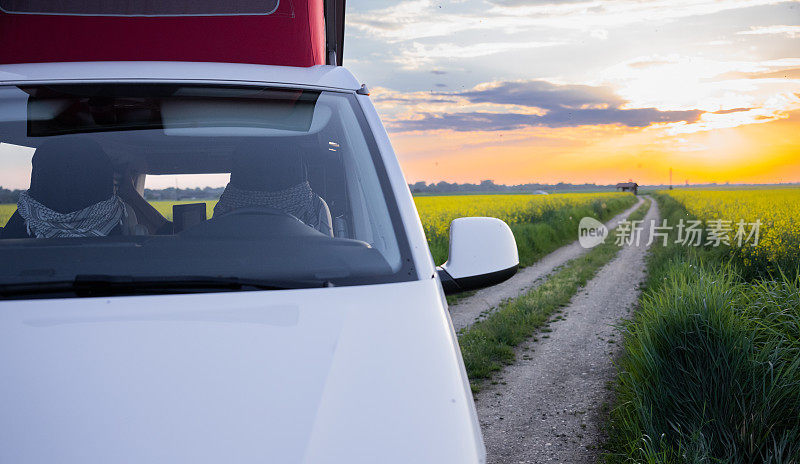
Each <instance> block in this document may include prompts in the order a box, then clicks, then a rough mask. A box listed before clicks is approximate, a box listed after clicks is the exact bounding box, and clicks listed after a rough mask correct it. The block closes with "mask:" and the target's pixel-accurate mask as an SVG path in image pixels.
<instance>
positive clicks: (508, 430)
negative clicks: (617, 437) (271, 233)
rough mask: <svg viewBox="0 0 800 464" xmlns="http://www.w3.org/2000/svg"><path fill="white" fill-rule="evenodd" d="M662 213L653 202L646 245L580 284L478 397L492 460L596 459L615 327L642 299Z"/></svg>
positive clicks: (647, 218)
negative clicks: (558, 315)
mask: <svg viewBox="0 0 800 464" xmlns="http://www.w3.org/2000/svg"><path fill="white" fill-rule="evenodd" d="M658 217H659V213H658V206H657V205H656V203H655V201H653V202H652V205H651V207H650V210H649V211H648V213H647V215H646V216H645V221H644V224H643V226H644V230H643V232H642V235H641V237H642V241H641V244H640V246H626V247H624V248H622V249H621V250H620V251H619V254H618V255H617V256H616V257H615V258H614V259H613V260H612V261H611V262H610V263H608V264H607V265H605V266H604V267H603V268H602V269H601V270H600V271H599V272H598V273H597V275H596V276H595V277H594V278H593V279H592V280H591V281H590V282H589V283H588V284H587V285H586V287H585V288H583V289H581V290H579V292H578V294H577V295H576V296H575V297H574V298H573V299H572V301H571V302H570V304H569V306H568V307H566V308H565V309H564V313H563V316H564V319H562V320H558V321H554V322H552V323H551V324H550V329H551V330H552V332H549V333H547V334H540V335H538V336H539V337H541V339H540V340H539V341H536V342H535V341H533V339H531V340H529V341H527V342H526V343H524V344H522V345H521V346H520V347H518V350H517V362H516V363H515V364H514V365H511V366H508V367H506V368H504V370H503V371H502V372H501V373H500V374H499V375H498V376H497V378H496V380H497V383H496V384H487V385H485V386H484V388H483V389H482V390H481V391H480V392H479V393H478V394H477V395H476V396H475V399H476V406H477V409H478V417H479V419H480V422H481V428H482V430H483V434H484V441H485V443H486V447H487V455H488V462H489V463H543V462H553V463H569V464H575V463H589V462H597V460H598V458H599V457H600V453H601V450H600V449H599V448H598V446H599V445H601V444H602V443H603V440H604V437H605V436H604V433H603V430H602V427H603V425H604V421H605V415H606V412H605V411H604V408H607V407H608V405H610V404H611V401H612V397H611V392H610V391H609V390H608V388H607V384H608V382H610V381H612V380H613V379H614V375H615V367H614V364H613V359H614V357H615V356H617V355H618V353H619V350H620V349H621V347H620V345H619V341H620V335H619V330H618V329H617V327H616V326H617V325H618V324H619V323H620V322H621V321H622V320H623V318H626V317H629V316H630V315H631V312H632V310H633V308H634V307H635V305H636V303H637V301H638V298H639V293H640V286H641V283H642V282H643V280H644V277H645V273H646V262H645V258H646V254H647V253H646V251H647V247H646V246H645V245H646V243H647V241H648V238H649V230H650V224H651V220H656V219H658ZM545 337H546V338H545Z"/></svg>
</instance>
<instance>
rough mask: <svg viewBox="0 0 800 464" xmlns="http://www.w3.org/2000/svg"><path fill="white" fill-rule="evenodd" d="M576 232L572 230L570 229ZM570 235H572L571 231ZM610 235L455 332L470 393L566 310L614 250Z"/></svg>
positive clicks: (639, 212)
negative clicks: (521, 346) (514, 296)
mask: <svg viewBox="0 0 800 464" xmlns="http://www.w3.org/2000/svg"><path fill="white" fill-rule="evenodd" d="M649 206H650V201H649V200H647V201H646V202H645V204H644V205H642V206H640V207H639V208H638V209H637V210H636V211H635V212H634V213H632V214H631V216H630V219H631V220H639V219H641V218H643V217H644V215H645V214H646V213H647V209H648V208H649ZM575 230H577V226H576V227H575ZM573 232H574V231H573ZM614 236H615V235H612V236H610V237H609V239H607V240H606V243H604V244H602V245H599V246H597V247H595V248H594V249H592V250H591V251H590V252H588V253H586V254H585V255H583V256H581V257H579V258H576V259H573V260H572V261H569V262H568V263H567V264H566V265H565V266H564V267H563V268H562V269H561V270H559V271H558V272H556V273H555V274H554V275H552V276H550V277H549V278H548V279H547V280H546V281H545V282H544V283H543V284H542V285H540V286H538V287H536V288H535V289H533V290H531V291H529V292H528V293H526V294H525V295H523V296H520V297H519V298H516V299H514V300H512V301H510V302H507V303H505V304H503V305H501V307H500V308H499V309H498V310H497V311H495V312H493V313H491V314H489V315H488V316H487V317H486V318H485V319H483V320H480V321H478V322H476V323H474V324H472V325H471V326H470V327H468V328H466V329H465V330H463V331H462V332H461V333H460V334H459V345H460V346H461V354H462V356H463V358H464V365H465V366H466V369H467V375H468V376H469V379H470V384H471V385H472V388H473V390H474V391H478V390H479V389H480V386H481V383H482V382H483V381H485V380H487V379H490V378H491V377H492V375H493V374H494V373H495V372H497V371H499V370H500V369H502V367H503V366H504V365H507V364H511V363H513V362H514V361H515V359H516V355H515V352H514V347H516V346H518V345H519V344H520V343H522V342H523V341H525V340H527V339H528V338H530V337H531V336H533V335H534V334H535V333H536V332H537V331H538V330H539V329H540V328H541V327H542V326H543V325H544V324H545V323H547V321H548V320H549V319H550V317H551V316H552V315H553V314H554V313H556V312H558V311H559V309H560V308H562V307H564V306H566V305H567V304H568V303H569V301H570V300H571V299H572V297H573V296H574V295H575V294H576V293H577V291H578V290H579V289H580V288H581V287H582V286H584V285H585V284H586V282H588V281H589V280H590V279H591V278H592V277H593V276H594V275H595V274H596V273H597V271H598V270H599V269H600V268H601V267H603V266H604V265H605V264H606V263H608V262H609V261H610V260H611V259H612V258H613V257H614V256H616V254H617V252H618V251H619V247H618V246H617V245H616V244H615V240H614Z"/></svg>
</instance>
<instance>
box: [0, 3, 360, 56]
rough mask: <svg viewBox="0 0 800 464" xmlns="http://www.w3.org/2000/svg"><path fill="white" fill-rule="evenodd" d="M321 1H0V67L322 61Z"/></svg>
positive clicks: (323, 45) (324, 50)
mask: <svg viewBox="0 0 800 464" xmlns="http://www.w3.org/2000/svg"><path fill="white" fill-rule="evenodd" d="M323 1H324V0H224V1H219V0H217V1H214V0H211V1H209V0H170V1H169V2H152V1H148V0H104V1H103V2H85V1H81V0H61V1H59V2H52V1H48V0H0V64H12V63H40V62H64V61H201V62H232V63H255V64H270V65H283V66H313V65H317V64H325V63H326V42H325V39H326V37H325V11H324V6H323ZM341 3H342V4H343V3H344V2H343V1H342V2H341ZM342 10H343V9H342ZM342 19H343V14H342ZM339 48H340V49H339V54H340V53H341V46H340V47H339ZM339 57H340V60H341V55H339ZM340 64H341V62H340Z"/></svg>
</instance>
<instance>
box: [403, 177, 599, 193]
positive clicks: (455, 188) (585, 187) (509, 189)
mask: <svg viewBox="0 0 800 464" xmlns="http://www.w3.org/2000/svg"><path fill="white" fill-rule="evenodd" d="M408 188H409V189H411V193H563V192H598V191H606V190H614V186H613V185H597V184H567V183H564V182H559V183H557V184H518V185H504V184H495V183H494V181H491V180H483V181H481V183H479V184H470V183H464V184H459V183H457V182H454V183H450V182H445V181H441V182H436V183H433V184H428V183H426V182H424V181H421V182H416V183H414V184H408Z"/></svg>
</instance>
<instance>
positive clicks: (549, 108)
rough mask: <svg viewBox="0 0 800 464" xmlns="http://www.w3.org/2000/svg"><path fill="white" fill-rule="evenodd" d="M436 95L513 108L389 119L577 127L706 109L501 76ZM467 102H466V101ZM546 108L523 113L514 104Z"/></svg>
mask: <svg viewBox="0 0 800 464" xmlns="http://www.w3.org/2000/svg"><path fill="white" fill-rule="evenodd" d="M434 95H435V96H436V97H437V98H442V97H447V98H452V99H462V100H464V101H465V102H466V103H467V104H491V105H500V106H502V105H506V106H507V107H508V108H509V111H507V112H502V111H494V112H488V111H466V112H453V111H451V112H443V113H433V112H429V111H423V112H418V113H417V114H415V115H413V116H412V117H409V118H405V119H398V120H394V121H390V122H389V126H390V127H391V128H392V129H394V130H396V131H401V132H402V131H421V130H437V129H447V130H454V131H459V132H463V131H507V130H515V129H521V128H525V127H533V126H544V127H576V126H590V125H606V124H618V125H623V126H627V127H647V126H649V125H652V124H658V123H671V122H686V123H694V122H697V121H698V120H699V119H700V116H701V115H702V114H703V111H700V110H682V111H661V110H659V109H657V108H623V107H622V106H623V105H624V104H625V101H624V100H622V99H621V98H620V97H619V96H617V95H616V94H614V92H613V91H612V90H611V89H610V88H608V87H601V86H598V87H594V86H588V85H559V84H553V83H551V82H547V81H541V80H535V81H523V82H499V83H492V84H484V85H480V86H477V87H475V88H473V89H471V90H467V91H462V92H437V93H435V94H434ZM463 106H464V105H462V107H463ZM519 107H530V108H540V109H543V110H544V111H542V112H541V113H527V112H526V113H521V112H519V111H513V110H511V108H519Z"/></svg>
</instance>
